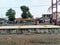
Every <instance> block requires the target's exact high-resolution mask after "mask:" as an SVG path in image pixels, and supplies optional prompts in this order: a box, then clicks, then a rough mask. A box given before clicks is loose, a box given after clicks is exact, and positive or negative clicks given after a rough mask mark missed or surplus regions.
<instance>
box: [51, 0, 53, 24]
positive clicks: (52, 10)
mask: <svg viewBox="0 0 60 45" xmlns="http://www.w3.org/2000/svg"><path fill="white" fill-rule="evenodd" d="M51 1H52V20H51V21H52V24H53V0H51Z"/></svg>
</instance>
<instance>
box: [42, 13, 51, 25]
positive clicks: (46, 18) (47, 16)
mask: <svg viewBox="0 0 60 45" xmlns="http://www.w3.org/2000/svg"><path fill="white" fill-rule="evenodd" d="M51 15H52V14H43V15H42V18H43V20H44V24H51Z"/></svg>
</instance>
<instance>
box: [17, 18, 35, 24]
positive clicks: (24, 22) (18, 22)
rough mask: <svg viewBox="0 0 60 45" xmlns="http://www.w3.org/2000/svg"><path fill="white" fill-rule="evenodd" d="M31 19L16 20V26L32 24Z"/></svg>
mask: <svg viewBox="0 0 60 45" xmlns="http://www.w3.org/2000/svg"><path fill="white" fill-rule="evenodd" d="M33 20H34V19H33V18H16V23H17V24H33V23H34V22H33Z"/></svg>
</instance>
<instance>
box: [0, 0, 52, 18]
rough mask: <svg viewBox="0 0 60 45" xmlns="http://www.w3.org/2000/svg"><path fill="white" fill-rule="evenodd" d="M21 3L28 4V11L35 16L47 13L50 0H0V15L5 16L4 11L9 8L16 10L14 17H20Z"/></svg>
mask: <svg viewBox="0 0 60 45" xmlns="http://www.w3.org/2000/svg"><path fill="white" fill-rule="evenodd" d="M22 5H25V6H28V7H29V9H30V10H29V11H30V13H31V14H32V15H33V16H34V18H36V17H41V16H42V14H46V13H49V11H48V8H49V7H50V6H51V0H0V17H1V18H5V17H6V16H5V15H6V12H7V10H8V9H10V8H12V9H13V10H15V11H16V15H15V17H16V18H18V17H21V13H22V11H21V9H20V7H21V6H22Z"/></svg>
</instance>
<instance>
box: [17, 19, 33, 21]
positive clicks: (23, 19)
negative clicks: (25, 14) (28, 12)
mask: <svg viewBox="0 0 60 45" xmlns="http://www.w3.org/2000/svg"><path fill="white" fill-rule="evenodd" d="M16 20H17V21H20V20H33V19H32V18H16Z"/></svg>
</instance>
